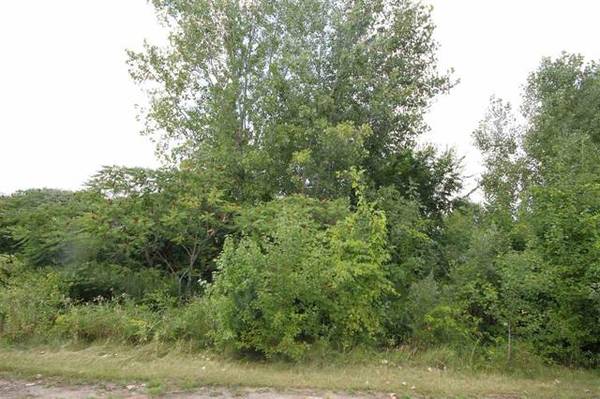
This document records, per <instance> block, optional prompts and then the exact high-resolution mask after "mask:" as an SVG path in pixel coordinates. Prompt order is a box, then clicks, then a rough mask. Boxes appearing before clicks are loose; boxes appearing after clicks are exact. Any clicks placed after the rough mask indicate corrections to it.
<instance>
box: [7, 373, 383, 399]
mask: <svg viewBox="0 0 600 399" xmlns="http://www.w3.org/2000/svg"><path fill="white" fill-rule="evenodd" d="M153 397H161V398H167V399H226V398H236V399H240V398H248V399H276V398H282V399H342V398H344V399H346V398H350V399H378V398H382V399H383V398H388V399H389V398H393V397H394V395H390V394H381V395H349V394H344V393H333V392H321V393H314V392H309V391H298V390H296V391H289V392H276V391H274V390H271V389H266V388H265V389H246V388H239V389H235V388H233V389H232V388H216V387H210V388H194V389H191V390H189V391H182V390H179V391H169V390H168V389H165V388H162V387H160V386H152V385H146V384H129V385H125V386H123V385H118V384H94V385H85V384H83V385H79V384H78V385H66V384H63V383H61V382H58V381H52V380H44V379H41V378H38V379H35V380H31V381H24V380H12V379H6V378H4V379H0V398H2V399H24V398H44V399H46V398H48V399H92V398H94V399H145V398H153Z"/></svg>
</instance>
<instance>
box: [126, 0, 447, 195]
mask: <svg viewBox="0 0 600 399" xmlns="http://www.w3.org/2000/svg"><path fill="white" fill-rule="evenodd" d="M153 3H154V5H155V7H156V9H157V11H158V13H159V15H160V16H161V18H162V21H163V22H164V23H165V24H166V25H167V26H168V27H169V29H170V31H171V34H170V36H169V45H168V46H167V47H166V48H164V49H161V48H158V47H156V46H152V45H147V46H146V49H145V51H143V52H141V53H134V52H131V53H130V65H131V74H132V76H133V78H134V79H135V80H136V81H137V82H139V83H140V84H143V85H144V87H149V95H150V99H151V100H150V106H149V108H148V109H147V110H146V114H145V116H146V121H147V129H146V130H147V132H148V133H150V134H152V135H153V136H154V137H155V138H156V139H157V141H158V143H159V152H160V153H161V154H162V155H164V156H165V157H166V158H168V159H170V160H172V161H178V160H189V161H190V162H191V163H192V164H193V165H195V166H196V167H197V168H200V169H202V170H205V169H208V170H211V171H212V172H213V173H219V174H221V176H222V180H223V181H226V182H228V183H229V187H228V190H227V191H228V194H229V195H230V196H231V197H232V198H235V199H238V200H257V199H259V200H266V199H271V198H273V197H275V196H277V195H282V194H283V195H285V194H289V193H297V192H301V193H305V194H309V195H315V196H317V197H324V196H331V195H345V194H347V192H348V187H349V186H350V182H349V181H347V180H346V181H345V183H344V181H342V183H343V184H341V187H340V184H339V183H337V184H334V183H333V181H334V180H335V178H336V177H337V175H340V174H341V175H343V174H344V173H345V172H347V171H348V170H349V166H359V167H363V168H364V169H365V170H366V171H367V174H369V175H371V176H370V177H371V178H372V179H375V180H376V181H377V184H380V185H387V183H385V182H384V183H381V182H380V180H382V176H378V175H380V174H382V173H387V172H385V171H382V170H383V169H386V167H385V165H386V164H388V163H389V162H388V160H387V159H388V158H389V157H393V156H394V154H397V153H398V152H400V151H406V149H410V148H412V146H413V145H414V138H415V137H416V136H417V135H418V134H419V133H420V132H422V131H423V128H424V122H423V114H424V112H425V110H426V108H427V105H428V104H429V101H430V100H431V98H432V97H433V96H435V95H436V94H438V93H442V92H444V91H446V90H447V89H448V88H449V87H450V86H451V82H450V80H449V78H448V76H446V75H444V74H440V73H438V71H437V69H436V55H435V54H436V48H437V44H436V43H435V42H434V41H433V39H432V32H433V24H432V22H431V19H430V10H429V8H428V7H425V6H423V5H421V4H419V3H414V2H411V1H409V0H376V1H357V2H354V1H347V0H309V1H304V2H301V3H298V2H288V1H283V0H255V1H249V2H244V1H235V0H219V1H207V0H184V1H174V0H155V1H154V2H153ZM324 149H326V151H324ZM387 169H388V170H389V168H387Z"/></svg>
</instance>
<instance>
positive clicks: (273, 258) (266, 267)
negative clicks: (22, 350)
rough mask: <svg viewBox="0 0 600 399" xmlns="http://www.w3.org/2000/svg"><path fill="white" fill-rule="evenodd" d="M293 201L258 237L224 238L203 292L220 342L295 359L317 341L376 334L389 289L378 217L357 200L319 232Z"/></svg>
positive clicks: (347, 342) (368, 338) (360, 339)
mask: <svg viewBox="0 0 600 399" xmlns="http://www.w3.org/2000/svg"><path fill="white" fill-rule="evenodd" d="M305 201H306V202H307V203H308V204H311V203H312V201H311V200H309V199H307V200H305ZM298 202H300V199H299V198H298V199H296V201H294V202H287V205H288V206H283V207H281V212H279V213H278V214H277V215H275V217H274V218H273V219H271V220H269V221H268V223H266V224H265V225H264V226H269V231H268V232H266V233H265V234H264V235H262V236H258V235H253V236H251V235H245V236H244V237H242V239H241V240H240V241H239V242H238V243H236V242H234V240H233V239H229V240H228V241H227V243H226V245H225V248H224V250H223V253H222V255H221V257H220V258H219V273H218V275H217V277H216V280H215V283H214V285H213V287H211V291H210V293H211V299H212V301H214V309H215V317H216V319H217V331H216V332H215V339H216V340H217V342H218V343H220V344H221V345H230V346H233V347H234V348H235V349H237V350H242V351H257V352H259V353H262V354H264V355H266V356H268V357H272V356H275V355H283V356H285V357H289V358H292V359H297V358H300V357H301V356H302V355H303V354H304V353H305V352H306V350H307V349H308V348H309V346H310V345H311V344H313V343H315V342H318V341H320V340H331V342H335V343H336V345H339V346H340V347H342V348H347V347H350V346H352V345H356V344H359V343H363V344H369V343H372V342H373V341H374V339H375V337H376V336H377V334H378V333H379V329H380V328H381V317H382V315H381V310H380V306H381V299H382V297H383V295H384V294H385V293H386V291H388V290H390V289H391V288H390V286H389V283H388V282H387V280H386V278H385V272H384V268H383V264H384V262H385V261H386V259H387V253H386V251H385V219H384V217H383V215H382V214H380V213H378V212H376V211H375V210H374V209H373V208H372V205H370V204H368V203H366V202H365V201H364V200H361V201H360V202H359V205H358V208H357V210H356V212H354V213H351V214H350V215H349V216H347V217H346V218H345V219H343V220H341V221H340V222H338V223H337V224H336V225H334V226H333V227H330V228H328V229H325V230H324V229H323V228H322V227H321V226H319V224H318V223H317V221H316V220H315V219H313V218H312V217H311V212H310V207H306V208H305V207H300V206H298ZM358 281H360V284H359V283H358Z"/></svg>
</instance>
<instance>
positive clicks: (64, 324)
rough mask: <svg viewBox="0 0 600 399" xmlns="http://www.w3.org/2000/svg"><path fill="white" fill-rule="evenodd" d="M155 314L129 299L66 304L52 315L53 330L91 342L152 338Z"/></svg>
mask: <svg viewBox="0 0 600 399" xmlns="http://www.w3.org/2000/svg"><path fill="white" fill-rule="evenodd" d="M159 323H160V319H159V316H158V315H157V314H156V313H153V312H151V311H149V310H147V309H146V308H144V307H141V306H137V305H135V304H134V303H132V302H131V301H123V302H122V303H121V302H118V301H103V302H100V303H95V304H85V305H76V306H70V307H69V308H68V310H67V311H66V312H64V313H63V314H61V315H59V316H58V317H57V318H56V323H55V325H54V330H53V332H54V333H55V334H57V335H59V336H61V337H64V338H69V339H74V340H81V341H85V342H92V341H97V340H113V341H117V342H126V343H144V342H148V341H150V340H151V339H152V338H153V335H154V332H155V330H156V328H157V327H158V325H159Z"/></svg>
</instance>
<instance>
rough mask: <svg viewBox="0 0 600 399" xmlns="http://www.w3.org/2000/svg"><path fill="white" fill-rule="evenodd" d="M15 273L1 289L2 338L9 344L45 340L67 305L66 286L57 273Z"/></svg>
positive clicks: (0, 331) (0, 328) (0, 329)
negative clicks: (36, 339)
mask: <svg viewBox="0 0 600 399" xmlns="http://www.w3.org/2000/svg"><path fill="white" fill-rule="evenodd" d="M12 272H13V273H14V275H13V277H12V278H11V279H10V280H8V282H7V284H6V285H5V286H4V287H2V288H0V336H1V337H3V338H6V339H8V340H10V341H22V340H26V339H30V338H34V337H35V338H40V339H42V340H43V339H45V338H47V337H48V333H49V331H50V329H51V328H52V325H53V323H54V320H55V319H56V318H57V317H58V315H59V312H60V311H61V309H62V308H63V306H64V305H65V303H66V296H65V294H66V286H65V284H64V282H63V281H61V279H60V278H59V275H58V274H57V273H55V272H47V271H37V272H29V271H17V270H14V269H13V270H12Z"/></svg>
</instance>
